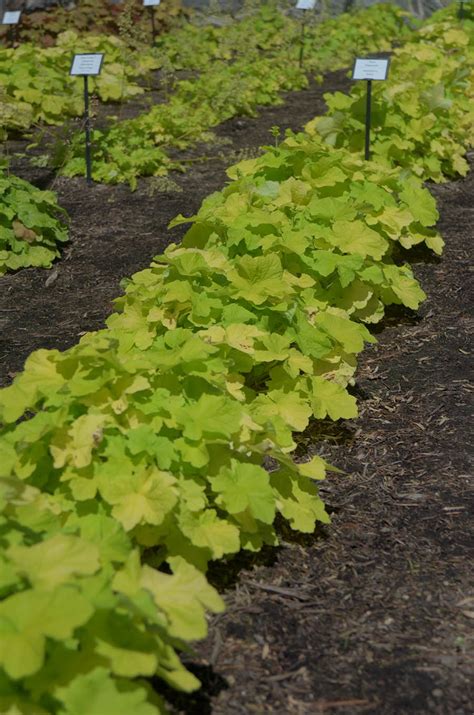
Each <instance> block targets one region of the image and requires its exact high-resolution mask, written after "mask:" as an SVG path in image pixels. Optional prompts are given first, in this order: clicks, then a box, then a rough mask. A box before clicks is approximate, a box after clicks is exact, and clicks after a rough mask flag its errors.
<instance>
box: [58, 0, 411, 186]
mask: <svg viewBox="0 0 474 715" xmlns="http://www.w3.org/2000/svg"><path fill="white" fill-rule="evenodd" d="M411 34H412V33H411V31H410V30H409V28H408V26H407V25H406V23H405V22H404V15H403V13H402V12H401V11H400V10H399V9H398V8H396V7H393V6H390V5H388V4H387V5H379V6H376V7H372V8H369V9H366V10H361V11H358V12H356V13H354V14H353V15H350V16H349V15H342V16H340V17H338V18H337V19H329V20H324V21H323V22H320V23H317V24H314V25H310V26H309V27H308V34H307V39H306V42H307V47H306V60H305V65H304V67H303V68H302V67H300V66H299V63H298V55H299V48H300V35H301V24H300V22H299V21H297V20H295V19H294V18H290V17H283V16H282V15H281V13H280V12H279V11H278V10H277V9H276V8H275V7H264V8H263V9H262V10H260V11H259V13H258V15H257V16H255V17H254V16H252V17H251V18H249V19H247V20H244V21H242V22H240V23H235V24H232V25H230V26H229V27H223V28H208V29H206V28H204V29H202V28H200V27H199V28H196V27H194V26H189V25H188V26H186V27H184V28H183V29H182V30H180V31H178V32H176V33H172V34H170V35H169V36H164V38H163V39H162V40H161V41H160V44H159V51H160V53H161V55H162V57H163V60H162V61H163V65H164V67H165V68H168V69H169V67H171V68H173V69H187V70H195V71H198V72H199V73H200V74H199V75H198V76H197V77H196V78H194V79H189V78H188V79H182V80H179V81H177V82H176V83H175V87H174V91H173V93H172V94H171V96H170V98H169V100H168V101H167V102H165V103H162V104H158V105H156V106H154V107H153V108H152V109H151V110H150V111H149V112H146V113H144V114H142V115H140V116H138V117H136V118H135V119H131V120H126V121H122V122H118V123H116V124H114V125H113V126H112V127H110V128H109V129H106V130H100V131H96V132H95V133H94V147H93V159H94V161H93V176H94V179H95V180H96V181H102V182H106V183H119V182H124V181H127V182H129V184H130V186H131V187H132V188H135V187H136V184H137V177H139V176H152V175H155V176H159V175H165V174H166V173H168V171H169V170H170V169H171V168H178V167H179V163H177V162H176V161H172V160H171V159H170V156H169V152H170V150H171V149H184V148H186V147H188V146H190V145H192V144H195V143H196V142H198V141H202V140H209V133H208V130H209V129H210V128H212V127H214V126H216V125H217V124H219V123H221V122H223V121H225V120H227V119H229V118H231V117H233V116H236V115H242V114H249V115H252V114H255V112H256V109H257V107H258V106H261V105H268V104H278V103H279V102H281V101H282V99H281V93H282V92H284V91H289V90H296V89H302V88H303V87H305V86H307V83H308V79H307V74H308V72H311V73H314V72H319V73H321V72H323V71H326V70H328V69H337V68H342V67H346V66H347V65H348V64H349V63H350V62H351V60H352V58H353V56H354V54H355V53H366V52H368V51H374V50H379V51H382V50H387V49H390V47H391V42H394V41H398V42H401V41H402V40H403V39H405V38H406V37H410V36H411ZM84 171H85V164H84V149H83V137H82V136H80V135H77V136H76V137H75V139H74V140H73V142H72V147H71V157H70V159H69V160H68V161H67V162H66V164H65V166H64V167H63V168H62V173H64V174H65V175H66V176H75V175H78V174H83V173H84Z"/></svg>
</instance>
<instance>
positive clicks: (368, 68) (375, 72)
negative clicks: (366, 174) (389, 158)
mask: <svg viewBox="0 0 474 715" xmlns="http://www.w3.org/2000/svg"><path fill="white" fill-rule="evenodd" d="M389 65H390V60H389V59H388V58H387V57H357V58H356V60H355V62H354V67H353V69H352V79H355V80H357V79H365V80H366V82H367V98H366V103H365V152H364V156H365V159H366V161H369V159H370V129H371V125H372V82H373V80H376V81H381V80H386V79H387V77H388V68H389Z"/></svg>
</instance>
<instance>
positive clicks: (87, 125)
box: [69, 53, 104, 184]
mask: <svg viewBox="0 0 474 715" xmlns="http://www.w3.org/2000/svg"><path fill="white" fill-rule="evenodd" d="M103 60H104V54H103V53H93V54H92V53H91V54H78V55H74V57H73V60H72V64H71V69H70V70H69V74H70V75H71V76H72V77H83V78H84V132H85V135H86V181H87V183H88V184H92V154H91V118H90V110H89V104H90V102H89V77H96V76H97V75H99V74H100V71H101V69H102V62H103Z"/></svg>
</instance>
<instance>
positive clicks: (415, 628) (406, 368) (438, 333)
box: [0, 73, 474, 715]
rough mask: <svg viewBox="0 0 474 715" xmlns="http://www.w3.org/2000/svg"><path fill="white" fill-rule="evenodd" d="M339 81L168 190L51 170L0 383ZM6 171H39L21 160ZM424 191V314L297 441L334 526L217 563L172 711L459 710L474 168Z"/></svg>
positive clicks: (252, 127)
mask: <svg viewBox="0 0 474 715" xmlns="http://www.w3.org/2000/svg"><path fill="white" fill-rule="evenodd" d="M348 84H349V83H348V81H347V80H346V78H345V75H344V73H337V74H334V75H331V76H329V77H328V78H327V80H326V81H325V83H324V85H322V86H318V85H315V84H312V85H311V87H310V88H309V89H308V90H305V91H304V92H298V93H292V94H290V95H287V97H286V101H285V104H284V105H282V106H280V107H275V108H269V109H264V110H262V112H261V114H260V116H259V118H257V119H253V118H252V119H250V118H239V119H234V120H231V121H229V122H226V123H225V124H224V125H222V126H221V127H219V128H218V129H217V130H216V134H217V136H218V137H220V138H221V140H224V141H221V142H217V143H216V146H215V147H207V148H206V152H207V153H208V154H218V153H219V152H221V153H222V156H221V157H217V158H214V159H212V160H209V161H206V162H202V163H201V162H199V161H196V162H195V163H193V164H191V167H192V168H191V169H190V170H189V171H188V172H187V173H186V174H182V175H181V174H179V175H176V174H175V175H172V176H171V177H170V178H171V179H172V180H173V182H175V184H176V185H177V186H178V187H179V190H178V189H177V188H176V186H174V187H172V186H170V189H169V190H167V191H164V190H163V186H162V185H160V184H157V182H154V181H153V180H152V179H151V180H144V181H142V182H140V186H139V189H138V190H137V191H136V192H131V191H130V190H129V189H128V188H127V187H124V186H119V187H108V186H94V187H92V188H87V187H86V186H85V185H84V182H83V181H82V180H79V179H76V180H67V179H60V180H58V181H57V182H55V184H54V188H55V189H56V190H57V191H58V194H59V200H60V203H61V204H62V205H63V206H64V207H65V208H66V209H67V210H68V212H69V214H70V216H71V242H70V244H69V245H68V247H66V249H65V252H64V255H63V257H62V259H61V260H60V261H58V262H57V263H56V265H55V267H54V268H53V269H51V270H50V271H44V270H37V269H31V270H30V269H29V270H24V271H22V272H19V273H17V274H15V275H9V276H5V277H3V278H1V279H0V288H1V290H0V316H1V318H0V326H1V345H0V363H1V374H0V380H1V382H2V384H7V383H8V382H9V381H10V379H11V378H12V377H13V375H14V373H15V372H16V371H18V370H20V369H21V367H22V364H23V362H24V359H25V358H26V357H27V356H28V354H29V353H30V352H31V351H32V350H34V349H36V348H39V347H55V348H60V349H62V348H66V347H68V346H69V345H72V344H73V343H75V342H76V341H77V339H78V336H79V335H80V334H81V333H82V332H83V331H87V330H94V329H97V328H100V327H102V325H103V322H104V319H105V317H106V316H107V315H108V313H109V312H110V311H111V309H112V306H111V300H112V299H113V298H114V297H116V296H117V295H118V294H119V293H120V288H119V281H120V279H121V278H123V277H124V276H127V275H130V274H132V273H133V272H134V271H136V270H140V269H141V268H144V267H146V266H147V265H148V263H149V262H150V260H151V258H152V257H153V256H154V255H155V254H156V253H158V252H160V251H161V250H162V249H163V248H164V247H165V245H166V244H167V243H168V242H170V241H178V240H179V239H180V237H181V235H182V233H183V231H184V230H185V229H184V228H183V227H179V228H177V229H174V230H173V231H169V232H167V231H166V226H167V224H168V222H169V221H170V220H171V219H172V218H173V217H174V216H175V215H176V214H177V213H180V212H182V213H185V214H188V215H191V214H192V213H194V212H195V211H196V209H197V208H198V207H199V205H200V203H201V201H202V199H203V198H204V197H205V196H206V195H208V194H209V193H210V192H211V191H214V190H216V189H218V188H220V187H221V186H222V185H223V183H224V181H225V178H226V177H225V173H224V169H225V167H226V166H228V165H229V164H230V163H231V162H232V160H233V159H237V158H238V156H245V155H246V154H248V153H251V152H252V151H255V149H256V148H257V147H258V146H259V145H261V144H268V143H270V142H271V140H272V138H271V136H270V133H269V130H270V128H271V127H272V126H273V125H279V126H281V127H287V126H290V127H292V128H294V129H298V128H299V127H300V126H301V125H302V124H303V123H304V122H305V121H307V120H308V119H310V118H312V117H313V116H314V115H316V114H319V113H322V112H323V111H324V102H323V99H322V94H323V92H325V91H335V90H336V89H344V88H347V87H348ZM226 142H228V143H226ZM198 156H199V152H198V151H195V152H192V153H191V154H190V158H193V159H197V158H198ZM13 169H14V170H15V171H16V172H17V173H19V174H20V175H21V176H23V177H24V178H27V179H30V180H34V181H36V182H37V183H38V184H40V185H41V186H48V185H49V183H50V177H48V175H47V174H46V173H45V172H41V171H39V170H29V169H28V167H27V164H26V163H25V161H24V160H19V161H18V162H17V163H16V166H15V162H14V166H13ZM431 188H432V191H433V193H434V194H435V195H436V197H437V199H438V201H439V208H440V211H441V220H440V229H441V231H442V233H443V235H444V237H445V240H446V243H447V246H446V252H445V255H444V256H443V258H442V259H441V260H440V261H438V260H433V259H431V258H430V257H429V256H428V254H426V255H420V254H416V253H414V254H413V256H412V262H413V263H414V264H415V267H416V273H417V275H418V277H419V278H420V280H421V282H422V284H423V286H424V288H425V290H426V292H427V293H428V300H427V301H426V303H425V304H424V305H423V307H422V308H421V310H420V311H419V313H418V314H414V313H411V312H409V311H405V312H398V313H395V312H394V313H392V314H391V315H389V316H388V317H387V319H386V320H385V321H384V324H383V326H381V329H380V331H379V333H378V339H379V343H378V345H376V346H374V347H371V348H370V349H368V350H367V351H366V352H365V353H364V354H363V355H362V357H361V360H360V367H359V371H358V377H357V387H356V388H355V392H356V394H357V396H358V398H359V404H360V417H359V418H358V419H357V420H352V421H350V422H348V423H345V424H343V425H334V424H330V423H322V424H320V425H319V426H318V427H317V428H316V427H315V428H313V429H312V430H309V431H308V432H307V433H306V434H304V435H302V436H300V437H299V438H298V439H299V452H298V455H299V458H301V459H305V458H306V457H307V456H308V455H311V454H313V453H315V452H317V453H318V454H322V455H323V456H325V457H326V458H327V459H328V460H329V461H331V462H332V463H333V464H334V465H336V466H337V467H339V468H340V469H343V470H344V472H345V473H344V474H332V475H331V476H330V478H329V479H328V480H327V482H326V484H325V486H324V488H323V489H322V492H323V495H324V498H325V500H326V502H327V503H328V505H329V507H330V510H331V513H332V517H333V523H332V525H331V526H330V527H328V528H324V529H322V528H321V529H319V530H318V532H317V534H315V535H314V536H311V537H304V538H295V537H294V535H292V534H291V533H289V532H288V531H286V530H285V531H284V532H283V539H284V545H283V546H282V547H281V548H279V549H267V550H265V551H264V552H263V553H262V554H260V555H258V556H256V557H253V558H246V557H244V556H240V557H238V558H236V559H234V560H232V561H230V562H229V563H228V564H226V565H223V564H222V563H221V564H220V566H219V567H217V568H216V569H215V572H212V573H211V577H212V579H213V580H214V582H215V583H216V584H218V585H219V586H220V588H221V589H223V590H224V593H225V598H226V601H227V603H228V606H229V607H228V610H227V612H226V613H225V614H223V615H220V616H218V617H217V618H214V619H213V620H212V621H211V624H210V634H209V637H208V639H207V640H206V641H205V642H204V643H202V644H199V645H198V646H197V647H196V652H195V654H194V655H193V656H192V657H190V663H191V667H192V669H194V671H195V672H196V673H197V674H198V675H199V676H200V677H201V679H202V680H203V683H204V687H203V689H202V690H201V691H200V692H199V693H197V694H195V695H193V696H186V697H180V696H176V695H175V694H172V693H166V695H167V696H168V697H169V699H170V701H171V702H172V704H173V707H174V708H175V710H176V712H179V713H183V714H184V713H186V714H187V715H191V714H195V715H206V713H212V714H213V715H233V714H235V715H237V714H239V715H244V713H245V714H247V713H277V714H278V715H280V714H281V715H285V714H286V713H294V714H295V715H300V714H302V715H306V714H310V715H318V714H319V713H337V715H352V714H355V715H358V714H359V713H363V712H371V713H376V714H377V715H389V714H390V715H404V714H405V713H407V714H410V715H411V714H412V713H420V714H421V713H423V714H425V713H434V714H435V715H467V714H468V713H469V714H470V713H471V712H472V701H473V698H472V696H473V692H472V686H470V683H472V682H473V678H472V675H473V661H472V656H471V659H470V657H469V651H470V647H472V643H473V640H474V637H473V630H472V623H473V617H474V583H473V579H472V573H471V571H472V569H470V567H469V560H468V555H469V553H470V552H471V553H472V546H473V539H472V531H471V530H470V529H469V526H470V522H469V514H470V509H469V484H468V478H469V477H468V471H469V450H468V444H467V440H468V434H469V433H468V427H469V424H468V418H469V394H470V393H469V384H468V382H467V377H468V367H469V363H468V361H469V351H470V344H469V337H470V332H472V310H471V311H470V308H471V309H472V302H473V300H472V293H469V292H468V287H469V283H468V277H469V258H470V252H471V246H472V243H473V230H472V204H471V197H472V194H473V179H472V174H471V175H470V177H468V178H467V179H466V180H463V181H458V182H453V183H450V184H445V185H442V186H435V187H431ZM471 496H472V493H471ZM471 511H472V510H471ZM471 652H472V650H471ZM188 660H189V657H188Z"/></svg>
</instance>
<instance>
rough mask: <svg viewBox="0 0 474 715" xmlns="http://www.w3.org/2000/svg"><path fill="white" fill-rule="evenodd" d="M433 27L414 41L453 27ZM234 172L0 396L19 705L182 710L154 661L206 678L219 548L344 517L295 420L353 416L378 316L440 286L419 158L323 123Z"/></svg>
mask: <svg viewBox="0 0 474 715" xmlns="http://www.w3.org/2000/svg"><path fill="white" fill-rule="evenodd" d="M440 22H445V21H444V20H440ZM435 24H436V23H435ZM444 29H445V30H447V29H448V28H447V26H445V27H444ZM452 29H454V27H453V28H452ZM456 31H457V30H456ZM425 33H426V34H425V35H424V36H420V38H419V40H418V41H417V43H416V45H414V46H413V47H412V50H413V51H415V50H421V49H423V48H425V49H430V48H432V47H437V46H438V43H439V42H440V41H441V42H442V41H443V40H440V39H439V35H440V34H441V33H439V32H438V30H437V29H436V27H435V28H434V29H432V30H429V29H428V28H426V30H425ZM464 52H465V48H463V49H461V50H460V52H459V57H460V58H463V57H464V54H463V53H464ZM420 62H423V59H420ZM445 66H446V71H447V72H448V73H449V72H451V71H452V68H451V67H450V63H446V65H445ZM402 73H403V69H402V66H400V68H399V69H397V68H396V66H395V67H394V74H393V76H392V78H393V80H394V81H401V80H402ZM424 89H425V83H424V80H423V73H422V74H421V75H420V86H419V93H420V95H421V94H422V92H423V91H424ZM452 101H453V103H457V101H458V100H457V98H456V93H455V92H453V99H452ZM460 106H462V107H463V106H464V105H463V102H462V101H461V100H460ZM450 116H452V118H453V122H456V119H457V115H455V114H452V115H450ZM450 131H451V132H453V133H454V134H456V132H457V125H456V123H454V124H453V125H452V126H451V125H450V124H449V123H446V125H445V127H444V132H445V134H444V136H446V137H447V138H448V139H449V136H450V135H449V132H450ZM456 136H457V135H456ZM430 141H431V139H430ZM468 141H469V140H468V138H466V142H465V145H464V146H465V148H467V146H468ZM430 152H433V148H432V146H431V144H430V145H428V146H427V148H426V153H427V155H428V154H429V153H430ZM390 163H393V164H395V160H394V159H393V157H392V158H390ZM424 166H425V165H423V168H422V171H426V168H424ZM229 176H230V178H231V179H232V181H231V183H230V184H229V185H228V186H227V187H226V188H225V189H224V190H223V191H221V192H218V193H216V194H213V195H212V196H210V197H209V198H208V199H207V200H206V201H205V202H204V203H203V206H202V208H201V209H200V211H199V213H198V215H197V216H196V217H192V218H191V219H182V218H178V219H177V221H189V220H190V221H191V223H192V225H191V228H190V229H189V231H188V232H187V234H186V236H185V239H184V241H183V244H182V246H179V247H178V246H171V247H169V248H168V249H167V251H166V252H165V253H164V254H163V255H162V256H159V257H158V258H157V259H156V260H155V261H154V263H153V264H152V266H151V267H150V268H149V269H147V270H145V271H142V272H140V273H139V274H137V275H136V276H134V277H133V279H132V280H131V281H130V282H128V284H127V286H126V292H125V295H124V296H123V297H122V298H120V299H119V300H118V301H117V312H116V313H115V314H114V315H113V316H112V317H111V318H110V319H109V321H108V327H107V328H106V329H105V330H102V331H99V332H98V333H93V334H88V335H86V336H85V337H84V338H83V339H82V340H81V342H80V343H79V344H78V345H77V346H75V347H73V348H71V349H70V350H68V351H66V352H64V353H59V352H58V351H54V350H52V351H46V350H40V351H37V352H35V353H33V354H32V355H31V356H30V358H29V359H28V361H27V363H26V365H25V370H24V372H23V373H21V374H20V375H19V376H18V377H17V378H16V380H15V382H14V383H13V385H12V386H10V387H8V388H6V389H4V390H2V391H1V392H0V414H1V421H2V423H3V428H2V433H1V437H0V442H1V451H2V455H4V459H3V462H2V466H1V468H0V469H1V472H0V474H1V480H0V484H1V490H2V497H1V499H2V500H1V501H0V503H1V508H2V536H1V537H0V538H1V539H2V546H3V551H2V555H1V559H2V569H1V573H2V580H1V582H0V588H1V589H2V596H3V599H4V600H3V601H2V603H1V604H0V632H1V634H2V639H1V642H2V647H1V650H0V659H1V663H2V665H3V674H2V675H1V676H0V693H1V697H2V699H0V703H1V705H2V708H3V710H4V711H5V712H7V713H9V714H10V715H13V713H14V712H15V713H17V712H20V713H32V712H35V713H40V714H41V713H61V714H67V715H69V714H71V715H72V714H73V713H74V714H75V715H79V713H84V712H88V713H90V715H99V714H100V715H107V714H108V713H110V714H112V713H114V714H116V713H119V714H120V713H123V714H124V715H125V713H129V712H131V711H132V708H133V710H134V711H137V712H138V714H139V715H151V713H156V712H164V705H163V703H162V702H161V701H160V700H159V698H158V697H157V696H156V694H155V692H154V691H153V690H152V689H151V687H150V686H149V684H148V683H149V681H148V680H145V679H146V678H148V679H149V678H150V677H151V676H153V675H158V676H159V677H161V678H162V679H164V680H166V681H167V682H168V683H170V684H171V685H172V686H173V687H177V688H180V689H183V690H190V689H193V688H194V687H196V686H197V682H196V680H195V679H194V677H193V676H192V675H190V674H189V673H188V672H187V671H186V670H185V669H184V667H183V666H182V664H181V663H180V660H179V658H178V656H177V654H176V649H178V650H180V649H183V648H184V647H185V642H186V641H190V640H193V639H195V638H199V637H202V636H203V635H204V634H205V631H206V623H205V610H206V609H207V610H214V611H218V610H220V609H221V608H222V601H221V599H220V598H219V596H218V595H217V594H216V592H215V591H214V590H213V589H212V588H211V587H210V586H209V585H208V584H207V582H206V580H205V576H204V572H205V569H206V565H207V563H208V561H209V560H210V559H219V558H222V557H225V556H226V555H229V554H232V553H235V552H236V551H238V550H239V549H240V548H245V549H252V550H255V549H259V548H260V547H261V545H262V544H263V543H270V544H274V543H276V542H277V534H276V532H275V528H274V521H275V517H276V515H277V514H280V515H281V517H283V518H284V519H286V520H287V521H288V522H289V524H290V526H291V527H292V528H294V529H298V530H300V531H306V532H308V531H311V530H312V529H313V528H314V524H315V521H316V520H320V521H327V519H328V517H327V515H326V512H325V510H324V505H323V504H322V502H321V500H320V499H319V497H318V494H317V488H316V486H315V484H316V482H315V480H318V479H321V478H323V477H324V475H325V471H326V468H327V465H326V464H325V463H324V461H323V460H322V459H320V458H318V457H316V458H313V460H311V461H310V462H309V463H306V464H295V463H294V461H293V460H292V457H291V452H292V451H293V448H294V440H293V436H292V434H293V432H295V431H301V430H303V429H305V427H306V426H307V424H308V421H309V419H311V418H312V417H315V418H323V417H325V416H329V417H330V418H331V419H339V418H348V417H352V416H355V415H356V410H357V408H356V404H355V400H354V398H353V397H352V396H351V395H350V393H349V392H348V391H347V386H348V385H349V384H350V382H351V380H352V376H353V373H354V370H355V367H356V358H357V354H358V353H359V352H360V351H361V350H362V348H363V345H364V342H367V341H373V338H372V336H371V335H370V333H369V331H368V330H367V328H366V326H365V325H364V323H369V324H370V323H371V322H375V321H377V320H380V318H381V317H382V315H383V311H384V306H385V305H388V304H390V303H394V302H395V303H402V304H404V305H407V306H409V307H411V308H416V306H417V305H418V304H419V302H420V300H422V298H423V293H422V291H421V289H420V287H419V286H418V284H417V282H416V281H415V279H414V278H413V276H412V273H411V271H410V268H409V267H408V266H407V265H406V264H404V262H403V251H404V249H406V248H410V246H412V245H414V244H417V243H423V242H424V243H425V244H426V245H427V246H428V247H429V248H431V249H432V250H434V251H436V252H438V253H439V252H440V251H441V248H442V241H441V239H440V237H439V236H438V234H437V233H436V231H435V230H434V228H433V226H434V224H435V222H436V219H437V212H436V207H435V204H434V200H433V199H432V198H431V196H430V194H429V193H428V192H427V191H426V189H424V188H423V186H422V184H421V181H420V178H417V176H415V175H414V174H412V173H410V172H409V171H408V170H407V169H402V170H400V169H399V168H397V167H395V166H393V167H391V166H389V165H388V161H383V162H382V163H380V162H379V161H375V162H371V163H369V164H367V163H364V162H362V161H361V160H360V158H359V156H358V154H356V153H353V152H350V151H348V150H347V148H344V147H343V148H332V147H330V146H327V145H325V144H324V142H323V141H322V140H321V135H319V134H310V133H307V132H306V133H301V134H297V135H293V134H291V133H289V134H288V136H287V138H286V139H285V141H284V142H283V143H282V144H281V145H280V146H279V147H274V148H271V149H268V150H267V151H266V152H265V153H264V154H263V155H262V157H260V158H258V159H256V160H252V161H250V162H243V163H241V164H239V165H237V166H236V167H233V168H232V169H231V170H229ZM421 178H424V175H423V174H422V176H421ZM269 459H270V461H269ZM263 464H267V465H271V470H270V471H267V470H265V469H263V466H262V465H263ZM14 708H16V709H14Z"/></svg>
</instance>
